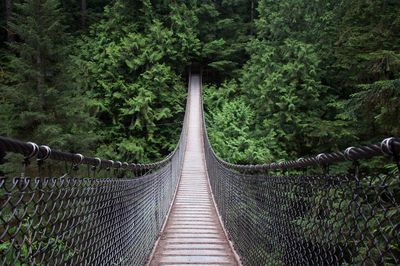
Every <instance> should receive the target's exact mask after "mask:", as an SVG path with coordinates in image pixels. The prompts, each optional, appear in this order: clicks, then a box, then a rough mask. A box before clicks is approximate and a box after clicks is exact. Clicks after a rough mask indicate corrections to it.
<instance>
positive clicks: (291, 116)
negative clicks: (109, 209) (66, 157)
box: [0, 0, 400, 163]
mask: <svg viewBox="0 0 400 266" xmlns="http://www.w3.org/2000/svg"><path fill="white" fill-rule="evenodd" d="M0 13H1V18H0V24H1V28H0V58H1V60H0V121H1V122H0V135H4V136H9V137H13V138H18V139H21V140H31V141H35V142H37V143H40V144H47V145H49V146H50V147H52V148H56V149H60V150H65V151H70V152H78V151H79V152H82V153H83V152H84V153H85V155H94V154H96V155H97V156H104V157H108V158H115V159H118V160H123V161H135V162H138V161H140V162H149V161H154V160H157V159H161V158H162V157H164V156H165V155H166V154H168V153H169V152H170V151H171V150H173V149H174V147H175V145H176V143H177V141H178V138H179V133H180V130H181V126H182V120H183V115H184V106H185V96H186V76H187V72H188V69H189V67H190V65H191V64H192V63H193V62H196V63H197V64H200V65H201V66H202V68H203V76H204V77H203V79H204V82H205V83H206V85H205V88H204V90H205V103H206V111H207V123H208V126H209V134H210V138H211V141H212V144H213V146H214V147H215V149H216V151H217V152H218V154H219V155H220V156H221V157H222V158H224V159H226V160H228V161H230V162H234V163H262V162H266V161H271V160H277V159H293V158H297V157H300V156H304V155H311V154H317V153H320V152H328V151H332V150H337V149H343V148H345V147H347V146H350V145H356V144H365V143H371V142H375V141H378V140H379V141H380V140H382V138H384V137H387V136H392V135H396V136H398V135H400V123H399V121H400V16H399V14H400V2H399V1H398V0H381V1H380V0H374V1H369V0H340V1H333V0H312V1H309V0H307V1H306V0H284V1H272V0H260V1H255V0H251V1H248V0H246V1H245V0H226V1H225V0H223V1H212V0H205V1H197V0H189V1H166V0H165V1H150V0H144V1H132V0H115V1H106V0H74V1H73V0H3V2H2V6H1V12H0Z"/></svg>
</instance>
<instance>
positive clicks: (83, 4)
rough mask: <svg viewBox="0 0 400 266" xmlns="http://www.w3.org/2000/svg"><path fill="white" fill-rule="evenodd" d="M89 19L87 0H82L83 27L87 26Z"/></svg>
mask: <svg viewBox="0 0 400 266" xmlns="http://www.w3.org/2000/svg"><path fill="white" fill-rule="evenodd" d="M86 19H87V0H81V28H82V29H84V28H85V27H86Z"/></svg>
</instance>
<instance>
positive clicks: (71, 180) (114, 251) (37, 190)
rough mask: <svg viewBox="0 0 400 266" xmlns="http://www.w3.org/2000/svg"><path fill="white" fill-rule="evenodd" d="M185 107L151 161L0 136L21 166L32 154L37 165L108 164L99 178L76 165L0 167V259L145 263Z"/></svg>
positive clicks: (180, 151) (174, 164) (178, 158)
mask: <svg viewBox="0 0 400 266" xmlns="http://www.w3.org/2000/svg"><path fill="white" fill-rule="evenodd" d="M189 98H190V97H189ZM189 98H188V101H189V100H190V99H189ZM187 107H188V105H187ZM187 113H188V112H187ZM187 113H186V114H185V119H184V123H183V128H182V133H181V136H180V140H179V143H178V145H177V147H176V149H175V150H174V151H173V152H172V153H171V154H170V155H168V156H167V157H166V158H165V159H164V160H162V161H160V162H157V163H151V164H128V163H122V162H118V161H116V162H114V161H111V160H102V159H100V158H89V157H84V156H83V155H81V154H70V153H65V152H59V151H55V150H51V149H50V148H49V147H47V146H40V147H39V146H38V145H36V144H35V143H31V142H28V143H25V142H20V141H17V140H13V139H8V138H4V137H0V151H1V152H0V154H6V153H19V154H22V155H23V156H24V158H25V159H24V164H25V166H26V165H28V164H29V162H30V161H31V160H37V161H38V166H37V167H38V168H41V167H43V164H44V162H46V163H50V162H53V161H54V162H60V161H61V162H63V163H67V164H70V165H71V167H68V168H69V169H75V170H76V169H77V168H78V167H79V166H82V165H87V166H88V167H90V170H91V171H92V172H97V171H98V170H99V169H103V170H108V171H106V177H104V178H95V177H89V176H86V175H83V176H82V175H80V176H79V175H76V173H78V171H66V172H65V173H64V174H62V175H58V176H56V177H54V176H46V177H43V175H40V176H38V177H34V176H31V177H28V176H27V175H26V174H25V172H23V173H22V174H21V175H20V176H16V177H9V176H5V175H3V176H2V175H1V173H0V207H1V209H0V254H1V261H0V264H1V265H64V264H68V265H76V264H82V265H144V264H145V263H146V261H147V260H148V257H149V255H150V253H151V250H152V248H153V246H154V243H155V241H156V240H157V238H158V235H159V232H160V229H161V227H162V225H163V223H164V220H165V218H166V215H167V212H168V210H169V207H170V204H171V202H172V200H173V196H174V193H175V190H176V187H177V183H178V180H179V177H180V172H181V169H182V164H183V156H184V152H185V147H186V136H187V128H188V127H187ZM49 161H50V162H49ZM120 171H121V172H124V174H123V175H119V174H118V173H120Z"/></svg>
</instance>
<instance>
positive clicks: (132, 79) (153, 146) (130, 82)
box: [75, 1, 200, 162]
mask: <svg viewBox="0 0 400 266" xmlns="http://www.w3.org/2000/svg"><path fill="white" fill-rule="evenodd" d="M124 6H126V4H125V3H124V2H123V1H117V2H116V3H115V5H114V6H112V7H110V8H109V9H107V11H106V18H105V19H104V20H103V21H102V22H101V23H100V24H99V25H98V26H96V27H94V28H93V30H92V33H91V36H89V37H86V38H84V39H83V41H82V42H81V44H80V50H81V51H82V53H80V54H79V55H78V56H77V57H75V63H76V67H77V69H78V71H77V72H76V77H75V79H76V80H79V82H80V86H82V88H83V89H84V90H86V91H89V92H90V95H91V99H92V106H93V109H94V111H95V113H96V116H97V117H98V118H99V120H100V121H101V126H100V130H99V133H100V135H101V136H102V137H103V141H104V144H103V145H100V146H99V147H98V151H99V153H100V154H102V155H104V156H107V157H113V158H119V159H123V160H134V161H140V162H145V161H152V160H155V159H161V158H162V157H163V156H165V155H166V154H167V153H168V152H170V151H172V150H173V148H174V147H175V145H176V143H177V141H178V137H179V134H180V129H181V124H180V123H181V121H182V120H183V112H184V108H183V106H184V97H185V95H186V93H185V90H184V85H183V83H182V81H181V79H180V78H179V76H178V75H177V73H180V72H183V71H184V67H185V66H186V65H189V64H190V61H191V57H192V56H194V55H196V54H197V53H198V50H199V48H200V46H199V41H198V39H197V38H196V36H195V34H194V33H193V31H192V30H191V28H190V27H186V26H185V24H184V23H185V20H184V19H183V18H184V17H185V16H188V17H191V13H190V11H189V10H188V9H187V7H186V6H185V5H183V4H182V5H178V4H176V5H172V6H171V9H170V10H169V12H171V16H170V20H169V21H167V22H165V23H168V24H170V27H169V28H167V27H166V25H165V24H164V23H163V22H162V21H160V20H158V19H156V18H155V19H154V20H153V21H151V22H148V23H147V24H145V26H146V28H145V29H144V31H143V32H142V31H140V30H138V29H139V28H140V27H141V26H140V25H139V24H138V23H133V22H131V21H129V20H128V19H125V16H126V14H124V13H123V12H122V11H121V12H120V10H124V8H123V7H124ZM146 8H150V6H147V7H146ZM146 10H147V9H146ZM143 12H144V11H143ZM146 12H150V11H149V10H147V11H146ZM152 16H153V17H156V14H153V15H152ZM116 20H117V21H119V22H120V24H119V26H120V27H121V28H120V29H118V31H117V32H113V33H112V34H113V36H112V38H109V37H108V34H109V33H110V31H112V30H114V27H115V26H116V25H115V21H116ZM193 23H194V22H193Z"/></svg>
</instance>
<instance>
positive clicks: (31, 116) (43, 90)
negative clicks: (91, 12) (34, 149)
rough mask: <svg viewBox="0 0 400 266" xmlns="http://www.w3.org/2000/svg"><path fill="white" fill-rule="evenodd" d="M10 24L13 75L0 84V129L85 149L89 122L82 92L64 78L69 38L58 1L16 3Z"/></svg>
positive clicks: (69, 147)
mask: <svg viewBox="0 0 400 266" xmlns="http://www.w3.org/2000/svg"><path fill="white" fill-rule="evenodd" d="M10 27H11V29H12V30H13V32H15V33H16V35H17V36H18V41H17V42H14V43H10V44H9V46H10V50H9V51H10V52H9V59H8V60H9V65H8V69H9V72H10V73H11V79H10V81H9V82H7V83H6V84H3V85H2V86H1V88H0V89H1V93H2V98H1V101H2V102H4V104H5V106H6V108H4V109H3V108H1V110H0V112H1V113H2V114H1V115H2V117H3V118H4V121H5V123H2V124H1V126H0V132H1V134H7V135H10V136H12V137H15V138H21V139H31V140H33V141H36V142H39V143H46V144H49V145H51V146H55V147H57V148H68V149H69V150H71V149H75V148H78V147H79V149H83V148H84V147H85V145H84V144H87V142H86V141H85V140H87V139H88V138H90V136H89V135H90V130H86V129H88V127H90V125H91V124H92V122H91V119H90V117H89V116H88V115H87V113H86V112H85V109H84V107H85V97H84V96H82V95H80V94H81V92H80V91H76V90H74V89H73V85H72V84H71V83H70V82H69V80H68V78H67V65H68V60H67V58H68V53H67V52H68V48H69V47H68V45H67V44H68V42H69V37H68V35H67V34H66V33H65V26H64V23H63V13H62V10H61V9H60V7H59V2H58V1H57V0H27V1H21V2H19V3H15V13H14V14H13V20H12V23H10ZM78 135H79V137H78Z"/></svg>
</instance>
